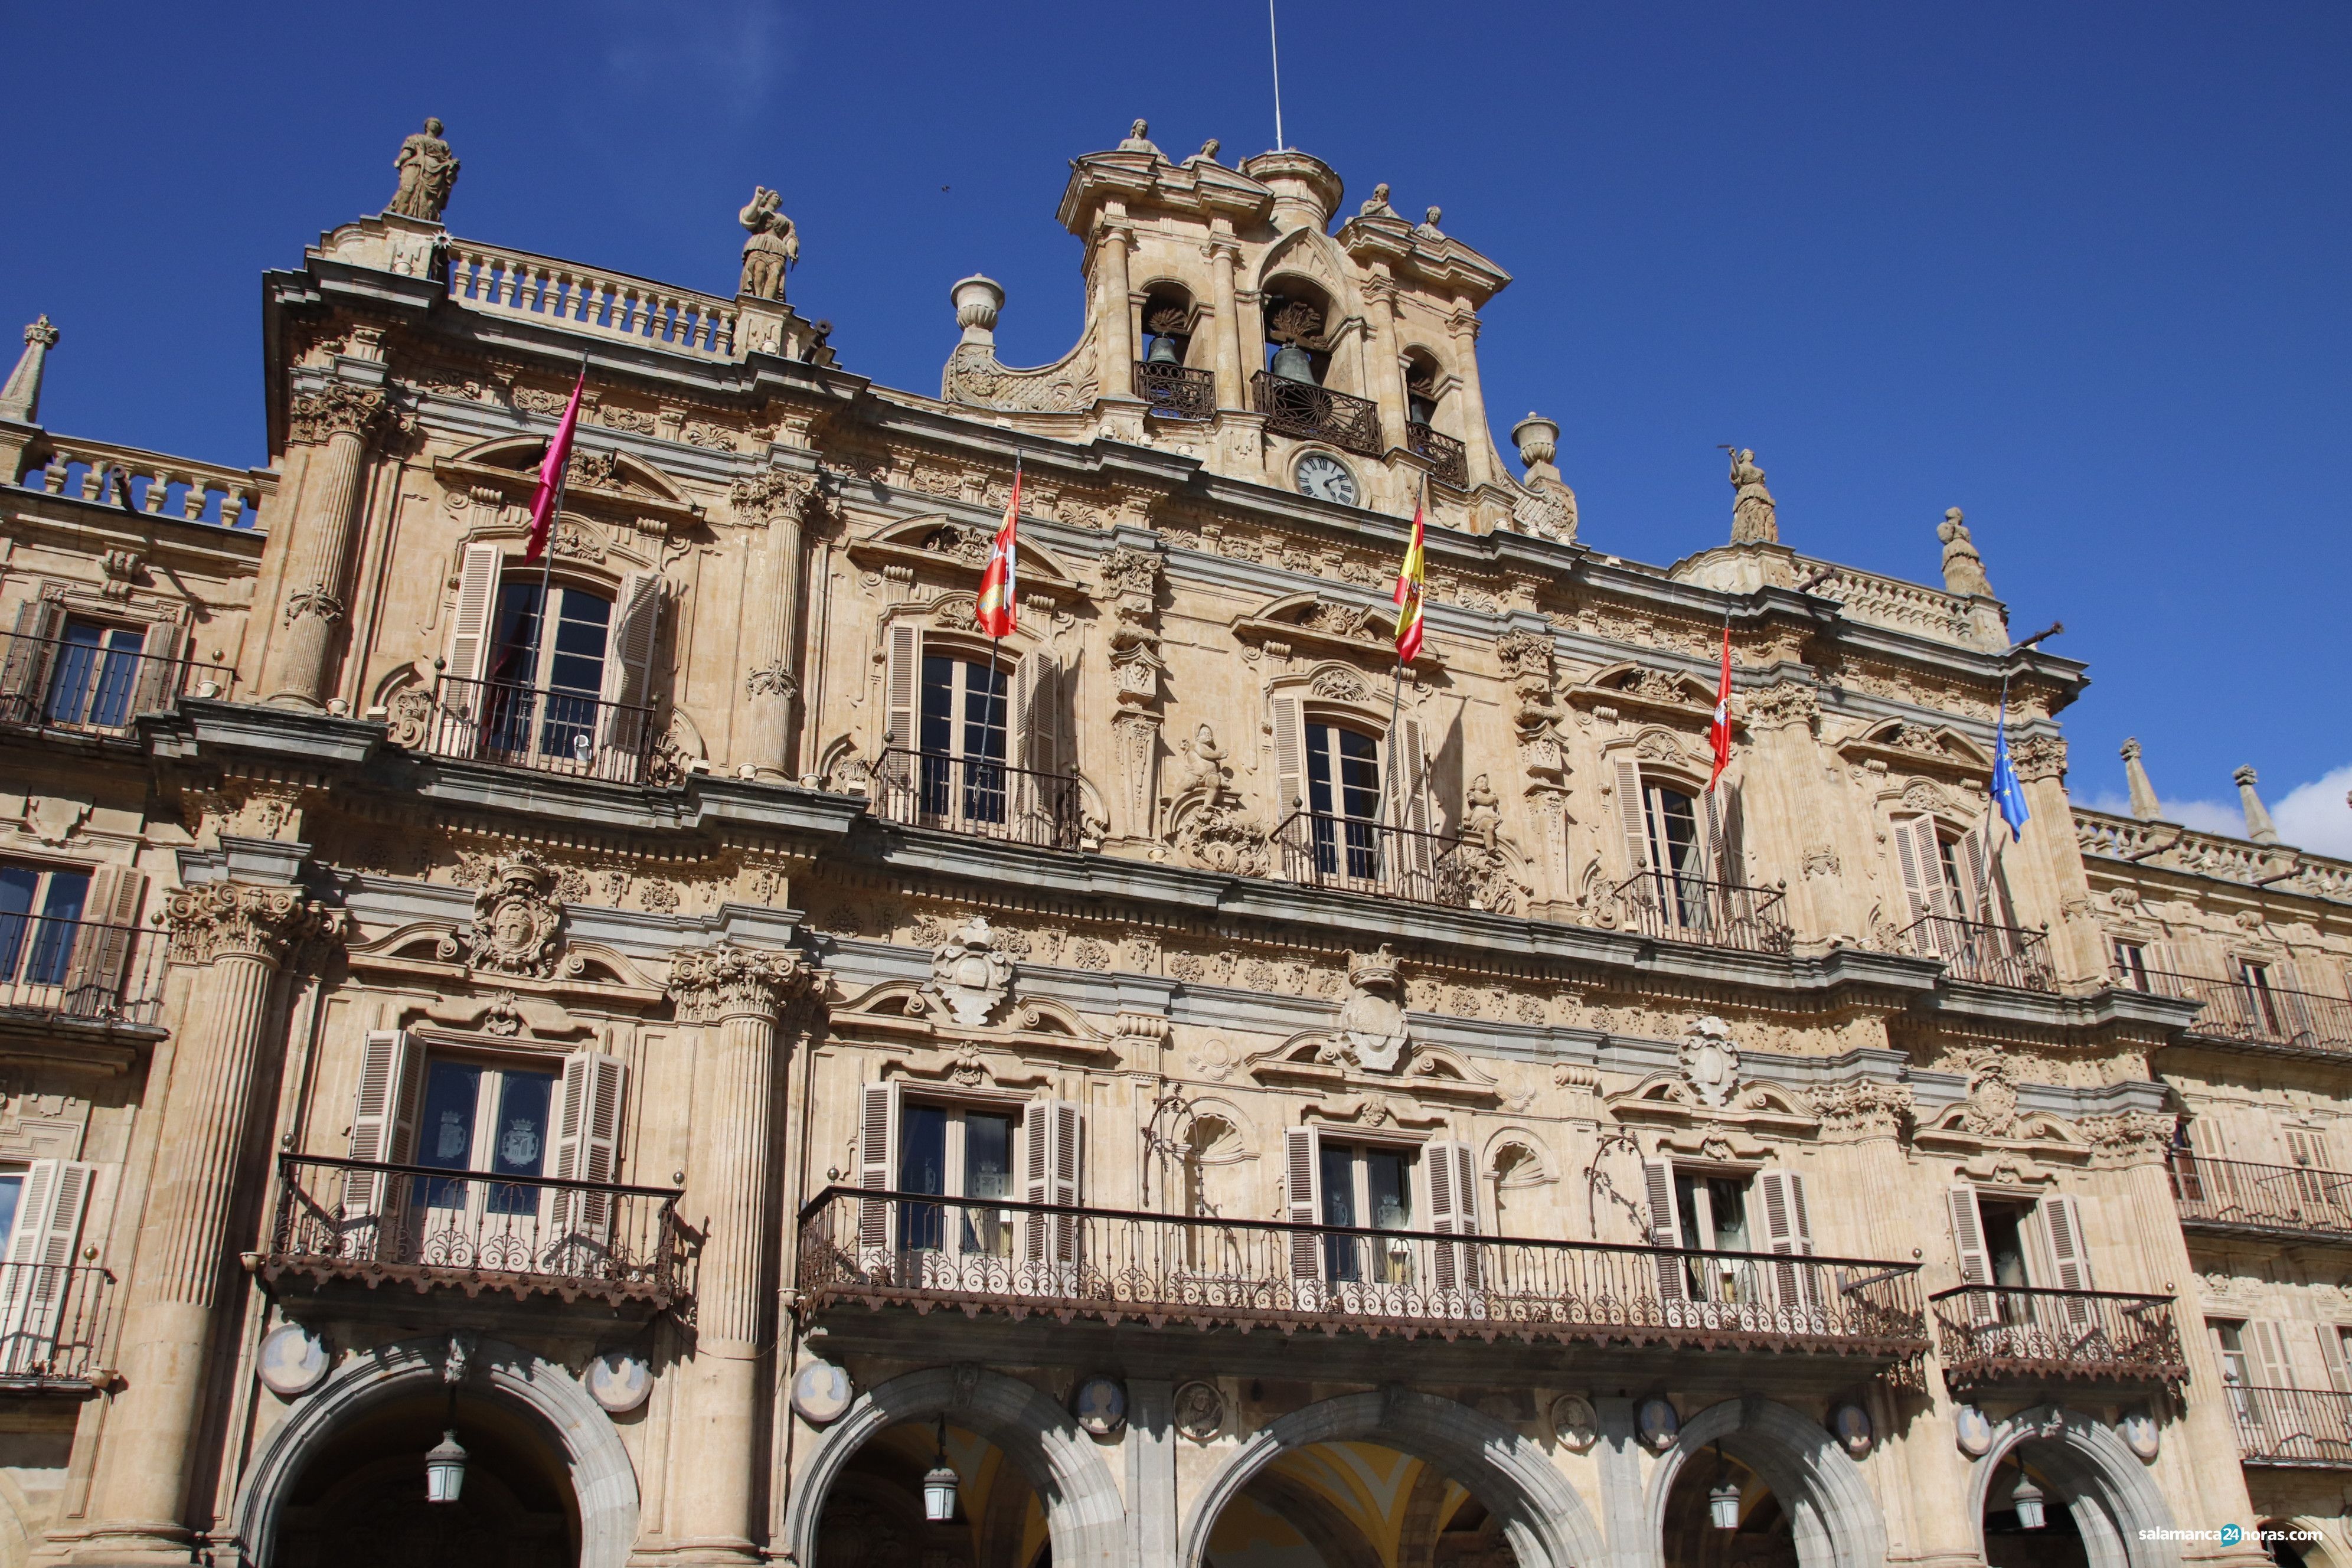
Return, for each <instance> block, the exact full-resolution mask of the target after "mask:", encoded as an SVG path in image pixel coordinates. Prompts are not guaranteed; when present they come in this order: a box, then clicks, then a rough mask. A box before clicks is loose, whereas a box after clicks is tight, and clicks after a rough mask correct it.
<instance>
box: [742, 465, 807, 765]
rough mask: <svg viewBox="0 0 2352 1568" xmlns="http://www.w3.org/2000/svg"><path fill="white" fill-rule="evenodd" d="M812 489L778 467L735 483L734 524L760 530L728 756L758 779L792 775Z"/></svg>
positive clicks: (745, 610)
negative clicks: (744, 708)
mask: <svg viewBox="0 0 2352 1568" xmlns="http://www.w3.org/2000/svg"><path fill="white" fill-rule="evenodd" d="M815 488H816V481H815V479H814V478H812V477H811V476H809V475H806V474H798V473H793V472H791V471H789V470H787V469H782V468H771V469H768V470H767V471H766V472H764V473H761V474H757V475H754V476H753V477H751V479H739V480H737V481H736V483H735V489H734V495H733V500H734V503H735V517H736V521H739V522H741V523H744V524H746V525H748V526H751V527H752V528H755V529H758V530H760V531H761V533H762V535H763V537H762V538H761V542H760V547H759V549H758V551H757V552H755V553H754V554H753V556H752V566H751V574H750V581H749V584H748V591H747V592H746V593H745V595H743V601H742V604H743V626H742V637H743V641H742V647H743V649H744V659H745V666H744V671H743V689H744V695H745V697H746V699H747V700H749V702H750V704H751V723H750V725H749V726H748V731H747V735H746V738H745V742H744V749H743V753H742V754H741V755H740V756H739V757H738V758H736V761H737V762H738V763H750V764H751V766H752V767H753V768H754V769H755V770H757V772H758V774H759V776H760V777H761V778H790V777H791V776H792V762H793V759H792V738H793V700H794V699H795V698H796V697H798V696H799V694H800V689H801V682H800V640H801V639H800V626H801V611H800V605H801V578H802V556H803V551H804V549H805V545H804V543H803V536H802V532H801V508H802V506H803V504H804V503H805V502H806V501H807V500H808V497H809V495H810V493H811V492H812V491H813V490H814V489H815Z"/></svg>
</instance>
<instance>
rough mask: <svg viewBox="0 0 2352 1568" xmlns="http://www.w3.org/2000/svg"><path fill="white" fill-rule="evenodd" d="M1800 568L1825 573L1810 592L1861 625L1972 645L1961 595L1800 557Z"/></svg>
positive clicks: (1967, 618) (1966, 604)
mask: <svg viewBox="0 0 2352 1568" xmlns="http://www.w3.org/2000/svg"><path fill="white" fill-rule="evenodd" d="M1798 564H1799V569H1800V570H1801V572H1803V573H1805V574H1808V575H1810V574H1812V573H1815V572H1821V573H1822V574H1823V575H1822V579H1821V581H1820V582H1818V583H1816V584H1813V586H1812V588H1811V590H1810V591H1811V593H1812V594H1813V595H1815V596H1816V597H1818V598H1823V599H1835V600H1836V601H1837V602H1838V604H1839V605H1840V606H1841V607H1842V608H1843V610H1844V612H1845V613H1846V614H1847V615H1848V616H1852V617H1853V619H1855V620H1857V621H1861V622H1863V623H1864V624H1865V625H1868V626H1886V627H1889V628H1891V629H1893V630H1895V631H1903V632H1911V633H1913V634H1915V635H1916V636H1919V637H1938V638H1941V639H1943V640H1945V641H1948V642H1958V643H1965V642H1967V641H1969V602H1968V601H1967V600H1966V599H1964V598H1961V597H1960V596H1959V595H1957V594H1947V593H1945V592H1943V591H1942V590H1941V589H1938V588H1928V587H1923V586H1922V585H1920V584H1917V583H1906V582H1902V581H1900V580H1899V579H1897V578H1894V577H1881V576H1879V575H1878V574H1876V573H1874V572H1859V571H1856V570H1855V569H1854V568H1853V567H1851V566H1836V565H1832V563H1829V562H1826V561H1815V560H1813V559H1811V557H1805V556H1801V557H1799V560H1798Z"/></svg>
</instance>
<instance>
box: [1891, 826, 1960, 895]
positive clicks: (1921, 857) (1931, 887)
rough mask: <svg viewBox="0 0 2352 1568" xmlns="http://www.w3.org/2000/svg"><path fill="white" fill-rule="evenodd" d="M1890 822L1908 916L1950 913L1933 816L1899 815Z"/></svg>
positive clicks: (1941, 857)
mask: <svg viewBox="0 0 2352 1568" xmlns="http://www.w3.org/2000/svg"><path fill="white" fill-rule="evenodd" d="M1893 826H1894V833H1895V869H1896V870H1898V871H1899V872H1901V873H1902V877H1903V897H1904V900H1905V902H1906V904H1907V905H1908V907H1909V909H1910V911H1911V919H1912V920H1914V921H1916V920H1920V919H1922V918H1924V917H1926V916H1927V915H1941V914H1949V913H1950V912H1951V908H1950V898H1949V894H1948V890H1947V889H1946V888H1945V886H1944V859H1943V852H1942V849H1941V847H1940V846H1938V845H1937V841H1936V819H1935V818H1934V817H1932V816H1898V817H1896V818H1895V822H1894V824H1893Z"/></svg>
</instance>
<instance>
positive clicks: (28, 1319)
mask: <svg viewBox="0 0 2352 1568" xmlns="http://www.w3.org/2000/svg"><path fill="white" fill-rule="evenodd" d="M113 1311H114V1276H113V1275H112V1274H110V1273H109V1272H108V1271H107V1270H105V1269H103V1268H99V1267H98V1266H97V1265H96V1264H90V1263H0V1394H5V1393H7V1392H10V1391H12V1390H32V1391H37V1390H42V1389H57V1388H72V1387H75V1386H80V1387H83V1388H88V1387H89V1386H91V1385H94V1384H97V1383H98V1382H99V1381H100V1379H101V1376H102V1374H103V1372H104V1367H103V1364H102V1361H101V1358H102V1356H103V1354H104V1352H105V1350H106V1344H107V1331H108V1328H109V1325H110V1322H111V1320H112V1316H113Z"/></svg>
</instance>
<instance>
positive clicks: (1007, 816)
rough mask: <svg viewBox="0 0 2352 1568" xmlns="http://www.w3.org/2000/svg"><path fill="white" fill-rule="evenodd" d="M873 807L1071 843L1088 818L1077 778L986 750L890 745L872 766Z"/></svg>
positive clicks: (921, 821)
mask: <svg viewBox="0 0 2352 1568" xmlns="http://www.w3.org/2000/svg"><path fill="white" fill-rule="evenodd" d="M874 794H875V802H874V804H875V809H876V812H877V815H879V816H881V817H883V818H884V819H885V820H886V821H889V822H903V823H906V824H907V825H908V826H913V827H938V828H944V829H945V830H946V831H948V832H950V833H965V834H970V835H971V836H972V837H978V838H1003V839H1007V840H1009V841H1011V842H1013V843H1015V844H1035V845H1040V846H1042V847H1045V848H1048V849H1076V848H1077V847H1078V841H1079V838H1080V837H1081V833H1082V830H1083V828H1084V826H1085V818H1084V816H1083V814H1082V813H1081V812H1080V810H1079V804H1080V803H1079V795H1078V781H1077V779H1076V776H1075V775H1073V774H1070V773H1038V772H1036V771H1034V770H1033V769H1030V768H1016V767H1013V766H1010V765H1009V764H1007V763H999V762H992V761H991V760H990V759H988V758H986V757H956V756H950V755H948V754H946V753H945V752H913V751H906V750H903V749H901V748H899V747H896V746H893V747H890V748H888V749H887V750H886V751H884V752H883V753H882V759H881V761H880V762H879V763H877V765H876V767H875V770H874Z"/></svg>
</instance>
